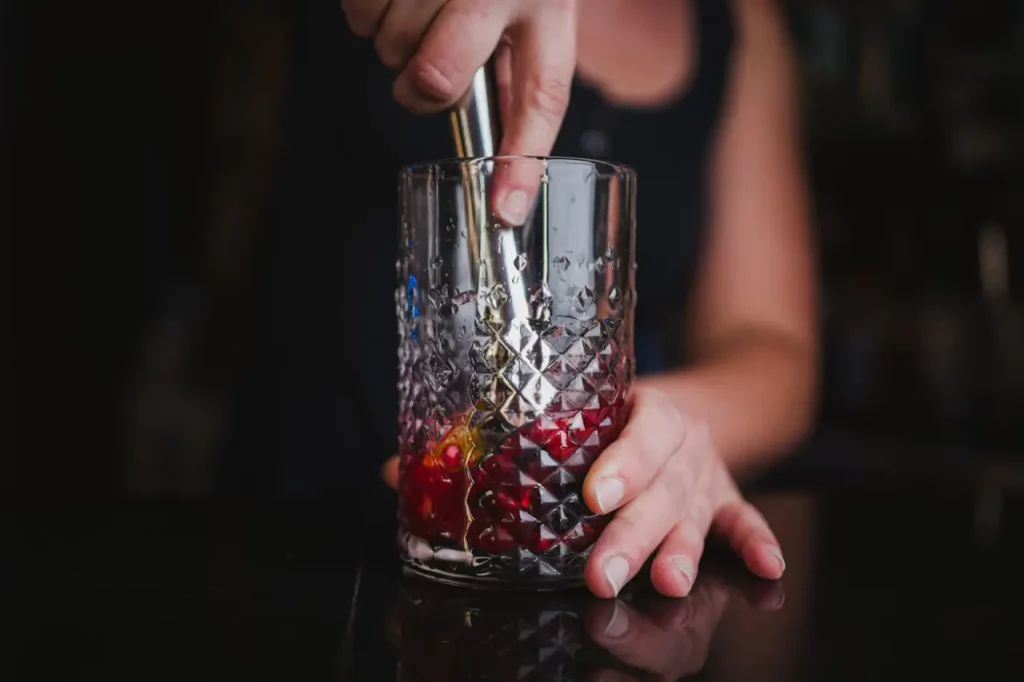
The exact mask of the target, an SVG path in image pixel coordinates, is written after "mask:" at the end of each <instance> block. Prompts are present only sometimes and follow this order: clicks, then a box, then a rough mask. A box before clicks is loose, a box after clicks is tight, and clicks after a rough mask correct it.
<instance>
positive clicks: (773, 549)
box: [768, 546, 786, 573]
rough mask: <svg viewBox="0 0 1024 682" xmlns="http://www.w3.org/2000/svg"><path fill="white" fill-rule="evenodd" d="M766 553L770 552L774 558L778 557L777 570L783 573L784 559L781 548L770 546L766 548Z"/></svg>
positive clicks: (784, 569) (784, 570)
mask: <svg viewBox="0 0 1024 682" xmlns="http://www.w3.org/2000/svg"><path fill="white" fill-rule="evenodd" d="M768 553H769V554H771V555H772V556H773V557H775V558H776V559H778V561H779V572H780V573H785V572H786V560H785V559H783V558H782V550H781V549H779V548H778V547H774V546H772V547H769V548H768Z"/></svg>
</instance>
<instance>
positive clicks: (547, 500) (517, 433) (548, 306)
mask: <svg viewBox="0 0 1024 682" xmlns="http://www.w3.org/2000/svg"><path fill="white" fill-rule="evenodd" d="M496 176H497V177H505V178H512V177H515V178H516V180H517V182H519V183H525V184H530V183H531V182H532V183H533V186H536V187H538V191H537V192H536V199H535V201H534V204H533V209H532V210H531V212H530V215H529V217H528V219H527V220H526V222H525V224H523V225H521V226H515V227H508V226H506V225H504V224H503V223H501V222H500V220H499V219H497V218H496V217H495V215H494V214H493V213H492V212H491V210H490V206H491V205H492V204H493V202H494V197H493V194H492V181H493V179H494V178H495V177H496ZM400 195H401V196H400V198H401V252H400V258H399V260H398V263H397V267H398V276H399V287H398V290H397V293H396V306H397V313H398V319H399V335H400V347H399V393H400V418H399V433H400V443H399V447H400V455H401V476H400V485H399V497H400V515H399V516H400V522H401V538H400V540H401V551H402V555H403V559H404V560H405V562H406V563H407V564H408V565H409V566H411V567H412V568H414V569H415V570H417V571H419V572H421V573H423V574H425V575H428V576H431V577H433V578H435V579H438V580H443V581H447V582H456V583H475V584H487V583H491V584H510V583H526V584H530V585H532V586H538V585H550V586H555V585H560V584H565V583H572V582H578V581H579V580H581V578H582V574H583V562H584V559H585V558H586V556H587V554H588V553H589V551H590V548H591V546H592V545H593V543H594V541H595V539H596V538H597V536H598V534H599V533H600V530H601V528H602V520H601V517H598V516H596V515H594V514H592V513H591V512H590V511H589V509H588V508H587V506H586V505H585V503H584V502H583V499H582V494H581V485H582V482H583V479H584V477H585V476H586V473H587V471H588V470H589V469H590V466H591V464H592V463H593V461H594V459H595V458H596V457H597V456H598V455H599V454H600V453H601V452H602V450H603V449H604V448H605V447H606V446H607V445H608V444H609V443H610V442H611V441H612V440H614V438H615V437H616V436H617V435H618V433H619V431H620V430H621V428H622V426H623V421H624V419H625V411H624V409H623V406H624V403H625V398H626V394H627V392H628V390H629V386H630V384H631V382H632V377H633V334H632V324H633V307H634V303H635V294H634V267H633V254H634V239H635V175H634V173H633V172H632V171H631V170H629V169H626V168H623V167H621V166H614V165H611V164H606V163H602V162H597V161H584V160H576V159H532V158H496V159H492V158H488V159H476V160H470V161H450V162H441V163H436V164H424V165H419V166H413V167H410V168H407V169H405V170H404V171H403V172H402V174H401V187H400Z"/></svg>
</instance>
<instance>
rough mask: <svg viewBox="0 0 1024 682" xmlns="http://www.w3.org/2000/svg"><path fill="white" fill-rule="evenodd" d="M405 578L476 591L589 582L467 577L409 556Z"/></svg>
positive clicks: (543, 588) (564, 578) (547, 588)
mask: <svg viewBox="0 0 1024 682" xmlns="http://www.w3.org/2000/svg"><path fill="white" fill-rule="evenodd" d="M402 562H403V564H404V565H403V567H402V573H403V574H404V575H412V576H418V577H422V578H426V579H428V580H432V581H434V582H437V583H441V584H444V585H452V586H455V587H465V588H469V589H475V590H517V591H530V592H551V591H555V590H569V589H575V588H580V587H582V586H583V585H584V584H585V582H584V579H583V576H582V575H574V576H551V577H531V578H524V579H520V580H516V579H514V578H512V579H510V578H495V577H481V576H475V575H467V574H465V573H456V572H453V571H449V570H445V568H443V567H442V566H444V564H441V563H440V562H437V563H435V564H434V565H428V564H424V563H422V562H419V561H416V560H414V559H409V558H407V557H403V558H402Z"/></svg>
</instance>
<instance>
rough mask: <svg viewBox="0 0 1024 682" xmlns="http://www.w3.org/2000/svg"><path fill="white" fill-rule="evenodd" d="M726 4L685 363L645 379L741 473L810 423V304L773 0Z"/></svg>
mask: <svg viewBox="0 0 1024 682" xmlns="http://www.w3.org/2000/svg"><path fill="white" fill-rule="evenodd" d="M734 5H735V8H736V17H737V36H738V39H739V46H738V50H737V52H736V57H735V61H734V64H733V82H732V90H731V94H730V97H729V100H728V101H727V103H726V111H725V113H726V117H725V119H724V120H723V123H722V128H721V130H720V133H719V139H718V140H717V141H716V147H715V150H714V155H713V159H712V167H711V169H710V171H711V174H712V175H711V196H710V209H711V215H710V218H711V225H710V229H711V233H710V236H709V240H708V243H707V246H706V251H705V253H704V254H703V257H702V261H701V267H700V271H699V273H698V277H697V281H696V287H695V292H694V298H693V300H692V303H691V308H690V315H691V317H690V319H689V320H688V322H689V324H688V325H687V328H688V329H689V330H690V331H691V334H690V338H688V339H687V343H688V349H687V350H688V351H689V354H690V357H691V359H692V361H693V365H692V366H691V367H689V368H687V369H685V370H680V371H676V372H671V373H667V374H664V375H660V376H657V377H652V378H650V379H648V380H646V381H647V383H648V385H651V386H656V387H657V388H659V389H661V390H662V391H664V392H665V393H667V394H668V395H669V397H670V398H671V400H672V401H673V403H675V404H676V406H677V407H678V408H679V409H680V410H681V411H682V412H683V413H684V414H688V415H693V416H696V417H698V418H701V419H703V420H705V421H706V422H707V423H708V424H709V426H710V430H711V434H712V436H713V438H714V441H715V444H716V446H717V449H718V451H719V454H720V455H721V457H722V458H723V459H724V460H725V462H726V463H727V465H728V466H729V468H730V470H732V471H733V472H740V473H741V472H744V471H746V470H748V469H750V468H754V467H756V466H757V465H760V464H764V463H767V462H769V461H771V460H772V459H773V458H776V457H778V456H780V455H782V454H784V453H785V451H786V449H787V448H789V447H792V446H793V445H794V444H795V443H796V442H797V441H799V439H800V438H802V437H803V435H804V434H805V432H806V431H807V429H808V427H809V424H810V422H811V417H812V413H813V406H814V393H815V384H816V366H817V334H816V328H817V319H816V305H817V303H816V285H815V273H814V262H813V256H812V248H811V239H810V235H809V228H808V216H807V213H808V209H807V195H806V190H805V185H804V177H803V169H802V166H801V161H800V151H799V150H800V146H799V136H798V126H797V117H796V112H795V103H794V96H795V87H794V82H793V73H792V61H791V57H790V54H789V48H788V45H787V42H786V38H785V32H784V28H783V26H782V24H781V19H780V17H779V16H778V14H777V12H776V9H775V7H774V5H773V3H771V2H765V1H764V0H735V1H734Z"/></svg>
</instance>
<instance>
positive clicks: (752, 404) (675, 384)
mask: <svg viewBox="0 0 1024 682" xmlns="http://www.w3.org/2000/svg"><path fill="white" fill-rule="evenodd" d="M816 364H817V363H816V358H815V355H814V352H813V350H812V349H811V348H809V347H807V346H805V345H802V344H800V343H796V342H790V341H788V340H786V339H782V338H768V337H758V336H755V335H748V336H746V337H744V338H742V339H738V340H737V341H736V342H735V343H732V344H729V345H728V347H725V348H723V349H722V350H721V351H720V352H718V353H716V354H715V355H714V356H713V357H709V358H707V359H706V360H705V361H704V362H701V363H698V364H696V365H694V366H693V367H688V368H685V369H680V370H674V371H671V372H666V373H663V374H658V375H655V376H651V377H642V378H641V381H642V382H643V383H644V384H645V385H647V386H652V387H655V388H658V389H660V390H661V391H663V392H664V393H666V394H667V395H668V396H669V398H670V399H671V400H672V402H673V403H674V404H675V405H676V407H678V408H679V410H680V411H681V412H682V413H683V414H684V415H687V416H690V417H694V418H697V419H702V420H704V421H706V422H707V424H708V426H709V428H710V431H711V434H712V437H713V439H714V443H715V447H716V449H717V450H718V453H719V455H720V456H721V457H722V458H723V459H724V460H725V462H726V464H727V465H728V467H729V469H730V471H732V472H733V473H734V474H740V475H742V474H745V473H749V472H751V471H752V470H756V469H757V468H759V467H761V466H764V465H766V464H769V463H771V462H773V461H776V460H777V459H780V458H781V457H783V456H785V455H786V454H787V452H788V451H789V450H790V449H791V448H792V447H794V446H795V445H796V444H798V443H799V441H800V440H801V439H802V438H803V437H804V436H805V435H806V432H807V431H808V429H809V427H810V424H811V421H812V417H813V413H814V395H815V383H816V378H815V377H816Z"/></svg>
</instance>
